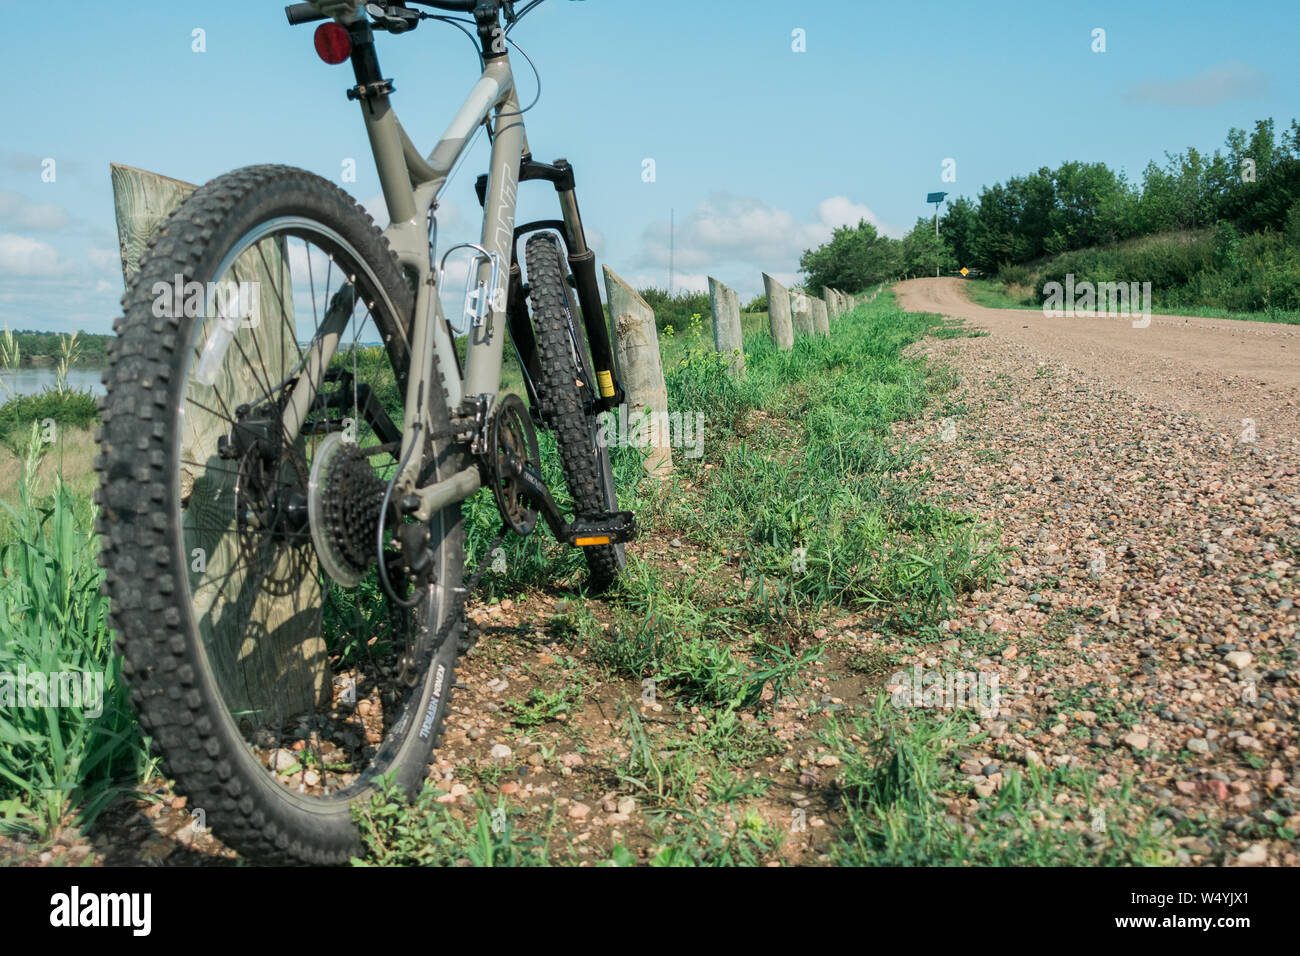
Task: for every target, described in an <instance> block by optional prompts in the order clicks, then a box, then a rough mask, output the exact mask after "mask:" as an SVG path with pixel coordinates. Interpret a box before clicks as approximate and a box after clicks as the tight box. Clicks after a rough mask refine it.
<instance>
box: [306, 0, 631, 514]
mask: <svg viewBox="0 0 1300 956" xmlns="http://www.w3.org/2000/svg"><path fill="white" fill-rule="evenodd" d="M486 6H487V5H485V7H486ZM488 9H489V13H490V16H489V17H487V18H486V19H480V20H479V28H480V29H479V36H480V39H481V41H482V46H483V51H482V52H483V63H484V66H483V73H482V75H481V76H480V77H479V79H478V82H476V83H475V84H474V86H473V88H472V89H471V90H470V92H469V95H468V96H467V97H466V99H465V102H464V104H463V105H462V106H461V107H460V110H459V111H458V112H457V113H456V115H455V117H454V118H453V119H452V121H451V124H450V125H449V126H448V127H447V130H446V132H445V133H444V134H443V136H442V138H441V139H440V140H439V141H438V144H437V146H435V147H434V150H433V152H432V153H430V154H429V155H428V156H427V157H426V156H422V155H421V154H420V152H419V150H417V149H416V147H415V145H414V144H413V143H412V141H411V138H410V137H409V136H408V135H407V133H406V131H405V130H404V129H403V128H402V125H401V123H400V122H398V119H397V117H396V115H395V114H394V113H393V109H392V105H391V103H390V101H389V95H390V94H391V93H392V91H393V85H392V82H391V81H390V80H386V79H383V78H382V75H381V74H380V71H379V63H378V58H377V56H376V54H375V49H374V34H373V31H372V29H371V26H370V23H369V21H368V20H367V19H366V17H365V15H364V14H362V13H360V12H358V13H357V14H355V15H354V17H353V18H352V19H351V20H350V21H349V22H347V23H345V24H344V25H345V26H346V28H347V30H348V32H349V35H350V37H351V41H352V54H351V58H352V66H353V71H354V73H355V74H356V78H357V85H356V86H355V87H354V88H353V89H351V90H350V91H349V92H348V96H349V98H350V99H356V100H358V101H359V102H360V104H361V112H362V117H363V119H364V121H365V124H366V132H367V135H368V136H369V139H370V146H371V151H372V153H373V154H374V158H375V165H376V168H377V169H378V173H379V180H380V186H381V188H382V190H383V195H384V201H385V203H386V204H387V206H388V214H389V221H390V223H391V224H390V225H389V227H388V228H387V229H386V230H385V231H384V235H385V237H386V238H387V240H388V243H389V246H390V248H391V249H392V250H393V253H394V255H395V256H396V257H397V260H398V261H399V262H400V263H401V265H402V266H403V267H404V268H406V269H407V270H409V272H410V273H411V274H412V275H413V276H415V277H416V279H417V284H416V297H415V311H414V314H413V315H412V316H411V322H410V327H409V328H408V329H406V330H405V333H406V335H407V341H406V343H405V344H406V345H407V353H408V356H409V370H410V374H409V375H408V377H407V389H406V396H405V409H404V412H403V423H402V424H403V429H402V446H401V454H400V457H399V461H401V462H404V463H405V464H404V465H403V467H402V468H401V470H400V472H399V474H398V475H397V476H396V478H395V484H394V487H395V489H396V490H397V492H398V493H399V495H400V497H401V498H403V499H409V498H410V497H411V496H414V497H415V498H416V499H417V501H418V505H417V506H415V507H414V508H413V510H411V512H410V513H411V514H413V515H414V517H416V518H417V519H418V520H419V521H421V522H423V521H428V520H429V518H430V517H431V516H432V515H433V514H434V513H435V512H437V511H439V510H440V509H442V508H445V507H446V506H448V505H450V504H454V503H456V502H458V501H462V500H464V499H466V498H468V497H469V496H470V495H472V494H474V492H476V491H477V490H478V489H479V488H480V487H481V486H482V478H481V471H480V469H479V467H478V465H477V464H475V465H471V466H469V467H467V468H465V469H463V470H462V471H460V472H457V473H456V474H454V475H450V476H443V477H442V478H441V480H439V481H436V482H434V483H433V484H430V485H426V486H423V487H417V486H416V480H417V478H416V476H417V475H418V472H419V467H420V462H419V459H418V456H414V455H412V454H410V452H412V450H413V446H414V443H415V442H416V441H417V440H423V436H425V435H427V434H429V433H430V431H431V430H432V427H433V422H432V421H430V419H429V413H428V407H427V406H428V403H427V401H426V397H427V395H428V394H429V393H428V389H430V388H434V387H442V388H445V389H446V392H447V405H448V407H449V409H450V410H451V411H452V413H453V415H455V414H456V413H457V412H458V411H465V409H466V408H467V407H469V408H471V409H472V414H473V416H474V417H475V419H476V420H477V419H479V418H486V416H488V415H490V413H491V412H492V410H493V409H492V403H493V402H494V401H495V400H496V397H497V394H498V392H499V391H500V387H501V362H502V348H503V345H504V336H505V335H506V334H510V335H511V336H512V338H513V339H514V342H515V345H516V347H517V348H518V349H519V352H520V359H521V361H522V362H523V364H524V366H525V381H526V383H527V384H528V385H529V392H530V397H531V398H535V397H536V396H533V395H532V385H531V379H530V377H529V375H528V371H527V369H528V367H529V364H530V363H531V362H532V361H533V360H534V359H535V355H534V354H533V339H532V329H531V326H530V324H529V321H528V315H527V308H526V306H525V305H524V304H523V302H522V299H521V298H519V297H520V296H521V295H522V283H521V280H520V273H519V269H518V263H517V262H515V256H514V252H515V243H516V240H517V238H518V236H519V235H520V234H521V233H525V232H528V231H531V230H535V229H554V230H556V231H558V232H560V233H561V234H562V235H563V237H564V243H565V246H566V248H567V252H568V260H569V266H570V268H571V269H572V271H573V276H574V281H575V283H576V286H577V291H578V305H579V307H580V310H581V314H582V319H583V326H584V333H583V334H581V335H580V336H579V332H578V330H577V327H576V325H575V327H574V334H575V336H579V337H580V338H583V339H585V340H586V344H587V345H589V346H590V348H591V355H592V361H593V363H594V366H593V368H592V370H591V371H593V372H594V375H593V376H592V377H593V378H594V382H591V383H588V386H589V388H591V389H592V390H593V391H592V395H593V399H592V403H591V408H590V410H591V411H600V410H608V409H610V408H614V407H617V405H619V404H621V403H622V401H623V390H622V387H621V386H620V385H619V383H618V382H617V381H616V379H615V377H614V361H613V354H612V349H611V347H610V335H609V329H608V325H607V323H606V320H605V315H604V310H603V307H602V305H601V301H600V292H599V288H598V286H597V284H596V272H595V255H594V254H593V253H592V252H591V250H590V249H589V248H588V246H587V242H586V237H585V234H584V231H583V228H582V219H581V216H580V214H579V211H578V201H577V196H576V192H575V188H574V178H573V171H572V168H571V167H570V166H569V165H568V163H567V162H566V161H564V160H556V162H555V163H554V164H553V165H552V164H546V163H539V162H535V161H534V160H533V159H532V156H531V153H530V151H529V149H528V141H527V137H526V134H525V132H524V123H523V118H522V114H521V111H520V109H519V98H518V96H517V93H516V90H515V83H514V75H513V73H512V72H511V67H510V58H509V56H508V54H507V51H506V50H505V45H504V43H500V42H499V38H500V36H501V33H500V30H499V28H498V27H497V26H496V22H495V17H496V11H495V9H493V8H490V7H489V8H488ZM476 18H478V14H477V13H476ZM480 126H487V128H488V130H489V136H490V138H491V140H492V152H491V159H490V161H489V163H490V165H489V172H488V174H487V175H485V176H481V177H479V180H478V182H477V184H476V189H477V192H478V197H479V201H480V203H481V204H482V206H483V226H482V231H481V234H480V241H479V243H478V244H477V245H475V244H470V243H462V244H460V245H459V246H453V247H452V249H455V248H460V247H461V246H469V247H471V248H473V249H475V250H476V251H477V253H478V255H477V256H476V258H475V262H476V268H475V269H474V270H473V281H474V282H475V283H476V286H477V293H476V294H477V300H476V306H475V310H474V314H473V316H472V319H471V324H470V326H469V328H468V329H467V332H468V348H467V350H466V360H465V367H464V372H463V374H461V373H460V362H459V361H458V358H457V355H456V351H455V343H454V342H453V340H452V335H451V333H450V331H449V329H448V323H447V322H446V321H444V316H443V311H442V304H441V302H440V300H439V282H440V276H435V274H434V263H433V258H432V256H433V251H434V250H433V243H434V240H431V239H430V237H429V235H428V233H427V229H428V223H429V220H430V217H431V216H432V214H433V212H434V211H435V210H436V209H437V202H438V196H439V195H440V193H441V191H442V189H443V187H444V186H445V185H446V183H447V179H448V177H449V176H450V175H451V172H452V170H453V169H454V168H455V166H456V163H457V162H458V161H459V160H460V158H461V157H462V156H463V155H464V154H465V152H466V150H467V149H468V148H469V145H470V143H471V141H472V140H473V137H474V133H475V131H476V130H477V129H478V128H479V127H480ZM527 179H545V180H548V181H550V182H551V183H552V185H554V187H555V190H556V193H557V195H558V197H559V201H560V210H561V214H562V217H563V218H562V219H561V220H544V221H538V222H533V223H528V224H526V225H524V226H520V227H518V228H516V226H515V202H516V198H517V196H518V191H519V183H520V182H521V181H522V180H527ZM435 222H436V220H435ZM435 236H436V232H435ZM445 259H446V256H445V255H444V262H445ZM507 276H508V278H507ZM516 299H518V301H516ZM571 318H572V314H571ZM347 321H348V315H347V314H340V315H339V316H338V321H337V323H336V324H337V325H338V327H337V328H334V327H332V325H331V323H330V321H329V320H328V319H327V321H326V323H325V324H324V325H323V326H322V328H321V329H320V334H318V336H317V345H315V346H313V351H312V353H311V354H310V355H309V356H308V359H309V362H310V368H312V369H313V370H314V371H315V372H320V371H322V370H323V369H325V368H327V367H328V365H329V363H330V361H331V359H332V357H333V354H334V352H335V350H336V347H337V344H338V338H339V335H340V334H341V333H342V331H343V329H344V327H345V326H346V324H347ZM577 344H579V346H580V347H581V343H580V342H579V343H577ZM584 362H585V360H584ZM435 367H437V368H441V369H442V372H443V374H442V376H441V379H442V380H441V383H437V382H436V379H435V376H434V374H433V370H434V368H435ZM320 380H321V376H320V374H309V375H307V376H306V377H305V379H302V380H300V381H299V383H298V386H296V387H295V389H294V392H293V395H292V396H291V397H290V407H289V408H288V409H286V418H285V425H286V431H287V432H289V434H288V437H289V438H290V439H292V438H293V437H294V436H295V435H296V432H297V429H296V428H293V427H291V426H292V425H293V424H300V423H301V422H302V421H304V420H305V418H306V415H307V411H308V409H309V408H310V407H311V404H312V402H313V400H314V398H315V392H316V389H315V384H314V383H316V382H319V381H320ZM467 400H474V401H476V402H477V404H475V405H473V406H467V405H466V404H465V403H466V402H467ZM479 424H481V422H479ZM399 500H400V499H399Z"/></svg>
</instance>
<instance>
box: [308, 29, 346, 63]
mask: <svg viewBox="0 0 1300 956" xmlns="http://www.w3.org/2000/svg"><path fill="white" fill-rule="evenodd" d="M316 54H317V55H318V56H319V57H320V58H321V59H322V60H324V61H325V62H326V63H328V64H330V65H331V66H336V65H338V64H339V63H342V62H343V61H344V60H346V59H347V58H348V57H350V56H351V55H352V38H351V37H350V36H348V31H347V30H345V29H344V28H343V27H341V26H339V24H337V23H332V22H331V23H322V24H321V25H320V26H318V27H317V28H316Z"/></svg>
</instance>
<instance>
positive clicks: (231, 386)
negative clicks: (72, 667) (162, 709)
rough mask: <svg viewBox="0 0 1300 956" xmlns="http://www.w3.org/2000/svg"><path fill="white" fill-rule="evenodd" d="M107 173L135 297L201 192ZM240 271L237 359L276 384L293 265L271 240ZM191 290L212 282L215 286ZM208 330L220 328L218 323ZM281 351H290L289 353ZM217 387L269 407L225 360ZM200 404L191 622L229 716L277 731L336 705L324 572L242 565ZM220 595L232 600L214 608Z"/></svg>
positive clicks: (186, 487)
mask: <svg viewBox="0 0 1300 956" xmlns="http://www.w3.org/2000/svg"><path fill="white" fill-rule="evenodd" d="M109 170H110V174H111V177H112V181H113V205H114V211H115V212H116V215H117V232H118V242H119V244H120V247H121V253H122V278H123V279H124V281H125V282H126V284H127V285H128V286H129V285H130V284H131V280H132V279H133V278H134V277H135V275H136V273H137V272H138V271H139V268H140V257H141V254H142V253H143V252H144V250H145V248H146V247H147V246H148V244H149V241H150V240H151V239H152V238H153V236H154V234H155V233H157V231H158V229H159V228H160V227H161V226H162V224H163V222H164V221H165V220H166V219H167V217H168V216H170V215H171V214H172V212H173V210H175V209H176V207H177V206H179V205H180V204H181V202H182V201H184V199H185V198H186V197H187V196H189V194H190V193H192V192H193V191H194V190H195V188H196V187H195V186H194V185H193V184H191V183H186V182H181V181H180V180H177V179H169V178H167V177H166V176H159V175H158V174H156V173H150V172H146V171H144V170H142V169H135V168H133V167H131V166H121V165H118V164H116V163H114V164H112V165H111V166H110V167H109ZM235 270H237V271H238V274H239V276H240V277H241V278H248V279H251V280H253V281H254V282H255V286H254V287H255V288H257V289H258V299H257V310H256V311H254V312H252V313H251V314H252V315H256V316H257V317H258V320H257V321H256V322H255V323H252V325H251V327H250V323H248V322H247V321H245V322H241V323H240V328H239V329H237V330H236V332H235V335H236V340H237V341H242V342H243V343H244V344H243V348H242V350H240V351H242V352H243V353H245V354H258V355H259V356H260V358H259V361H260V363H261V364H263V365H264V366H265V369H266V370H265V372H263V375H264V376H269V378H270V379H272V380H276V381H278V380H279V379H280V378H282V377H284V376H285V375H286V374H287V373H288V372H289V371H290V370H291V369H292V367H293V366H294V365H295V364H296V361H297V350H296V348H295V347H294V346H293V345H292V343H294V342H296V341H297V329H296V327H295V324H294V318H293V303H292V298H291V297H290V298H289V300H288V301H284V302H281V301H280V299H279V296H278V294H277V291H276V290H277V289H279V288H280V287H281V286H282V284H283V281H284V280H285V279H287V278H288V275H287V270H288V256H287V255H285V254H284V248H283V246H282V245H280V244H279V243H277V242H276V241H275V240H263V241H262V242H261V243H259V244H258V245H257V246H254V247H253V248H252V249H250V250H248V251H247V252H245V253H244V255H243V256H241V257H240V259H239V260H238V261H237V262H236V263H235ZM272 277H274V278H272ZM184 278H185V281H203V282H207V281H213V280H216V279H218V278H219V277H218V276H186V277H184ZM207 319H208V321H210V322H211V321H220V319H219V317H217V316H208V317H207ZM200 334H201V333H200ZM286 342H288V343H290V344H289V345H287V346H286V344H285V343H286ZM228 355H230V356H234V355H236V352H235V351H234V350H232V351H231V352H229V353H228ZM218 375H219V378H218V379H217V381H216V382H215V383H214V387H218V388H219V389H220V391H221V395H222V397H223V399H224V401H225V404H227V405H228V406H229V407H231V408H233V407H235V406H236V405H240V404H243V403H245V402H248V403H253V402H258V401H265V400H266V396H265V390H264V388H263V387H262V386H261V384H260V382H259V380H258V377H257V376H255V375H254V373H253V370H252V368H251V367H250V365H249V363H247V362H238V361H233V360H228V361H227V362H226V364H225V366H224V367H223V368H222V369H220V371H219V373H218ZM189 387H190V389H191V391H199V390H202V391H203V392H208V391H209V389H208V388H207V387H205V386H201V385H199V384H198V383H196V382H193V381H192V382H191V383H190V386H189ZM195 399H196V400H195V402H191V403H189V404H188V406H187V407H186V409H185V416H184V425H183V426H182V432H181V437H180V441H181V448H180V454H179V458H180V460H181V461H182V462H186V463H187V464H184V465H182V467H181V473H180V479H179V480H180V487H181V494H182V496H183V498H185V499H188V505H186V506H185V507H186V512H187V514H186V515H183V516H182V524H183V526H184V535H185V550H186V553H187V554H191V555H194V554H196V553H199V552H201V553H202V555H203V562H202V565H201V566H202V567H203V568H204V570H203V571H191V574H190V590H191V593H190V597H191V600H192V602H193V606H194V617H195V620H197V621H198V624H199V630H200V632H201V633H202V635H203V641H204V643H205V645H206V646H207V647H208V648H209V649H210V650H211V651H212V652H213V653H212V654H211V659H212V661H213V663H214V665H215V667H216V668H217V670H218V672H219V673H218V682H219V684H220V685H221V691H222V693H223V695H224V696H225V698H226V701H227V703H228V704H229V705H230V706H231V708H232V709H238V710H252V709H253V708H254V707H257V706H265V704H266V702H267V701H275V702H276V706H277V710H276V712H273V713H267V712H265V711H263V712H262V714H261V721H262V723H263V724H264V725H266V726H276V725H277V724H278V723H280V722H281V721H283V720H285V719H287V718H289V717H292V716H295V715H298V714H302V713H306V712H309V711H311V710H313V709H318V708H320V707H321V706H325V705H328V702H329V695H330V693H331V688H330V685H329V682H328V680H327V677H328V669H327V667H326V666H325V662H326V653H327V649H326V646H325V640H324V638H323V636H322V620H321V608H322V604H323V602H322V601H321V591H320V588H321V580H320V571H319V566H318V565H317V562H316V555H315V552H314V551H311V549H310V548H309V549H307V556H306V558H305V559H304V558H303V556H302V555H301V554H297V553H294V551H295V549H290V548H289V547H287V546H286V547H285V548H283V549H281V550H280V551H279V552H277V553H276V554H273V555H270V556H268V557H267V559H266V560H265V563H264V564H263V565H262V566H260V567H257V568H251V569H250V568H249V566H248V563H247V561H244V563H243V564H241V554H240V548H239V535H238V534H234V533H233V531H234V521H235V514H234V511H233V510H232V509H231V508H228V507H227V508H222V507H219V506H217V505H215V504H213V502H217V501H225V502H233V501H235V500H237V498H238V495H237V493H236V487H235V485H236V481H237V474H235V473H232V472H231V471H230V465H229V463H227V462H226V461H224V460H221V459H220V458H218V455H217V438H218V437H219V436H221V435H225V434H226V433H227V432H228V431H229V423H228V422H227V421H226V420H225V419H224V418H223V417H221V416H220V415H218V414H216V413H214V412H208V411H205V409H206V408H207V407H208V405H209V404H210V403H211V396H210V395H207V394H205V395H203V396H202V397H201V399H200V397H199V396H197V395H196V396H195ZM300 441H301V439H300ZM301 447H302V446H300V450H301ZM200 463H203V464H200ZM190 512H193V513H192V514H190ZM191 567H194V565H191ZM294 574H300V577H299V578H298V583H297V585H296V586H295V587H290V588H288V593H287V594H282V595H280V596H278V597H277V596H273V595H270V594H268V593H267V592H266V591H264V590H262V588H261V584H260V582H261V581H262V580H264V579H265V580H276V581H280V582H284V583H287V582H289V581H290V580H291V579H292V576H293V575H294ZM277 590H280V589H279V588H277ZM219 595H226V596H227V597H226V599H225V600H223V601H220V602H219V601H218V600H217V598H218V596H219ZM232 598H233V599H234V600H235V601H237V602H239V604H240V605H241V606H245V607H249V606H251V611H250V612H249V614H248V618H247V620H245V621H243V622H240V621H237V620H236V619H237V618H238V617H239V615H236V614H230V615H226V613H225V612H226V611H227V610H228V609H229V605H230V601H231V599H232Z"/></svg>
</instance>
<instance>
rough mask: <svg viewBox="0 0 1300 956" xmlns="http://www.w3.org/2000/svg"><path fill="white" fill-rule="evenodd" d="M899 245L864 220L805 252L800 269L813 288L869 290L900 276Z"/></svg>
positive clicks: (846, 227) (808, 284)
mask: <svg viewBox="0 0 1300 956" xmlns="http://www.w3.org/2000/svg"><path fill="white" fill-rule="evenodd" d="M896 245H897V243H896V242H895V241H894V240H892V239H890V238H888V237H887V236H882V235H880V233H878V232H877V231H876V227H875V226H873V225H871V223H869V222H867V221H866V220H865V219H861V220H858V224H857V225H856V226H840V227H839V228H838V229H836V230H835V231H834V232H833V233H832V234H831V241H830V242H828V243H826V244H825V245H822V246H819V247H818V248H816V249H806V250H804V253H803V255H802V256H800V257H799V270H800V271H801V272H803V273H804V275H806V276H807V277H808V278H807V281H806V283H805V284H806V285H807V286H808V288H810V289H820V288H821V287H822V286H830V287H832V288H836V289H854V290H858V289H865V288H867V286H870V285H875V284H876V283H878V282H882V281H884V280H885V279H888V278H890V277H892V276H893V275H895V274H896V272H897V267H898V261H899V256H898V254H897V253H896V252H895V251H894V250H893V249H892V248H891V247H893V246H896Z"/></svg>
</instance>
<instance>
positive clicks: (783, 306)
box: [763, 272, 794, 352]
mask: <svg viewBox="0 0 1300 956" xmlns="http://www.w3.org/2000/svg"><path fill="white" fill-rule="evenodd" d="M763 289H764V290H765V291H766V292H767V323H768V326H769V327H770V328H771V330H772V343H773V344H774V345H775V346H776V347H777V349H778V350H779V351H782V352H788V351H790V350H791V349H792V348H794V325H793V320H792V319H791V317H790V293H789V292H788V291H787V290H786V288H785V286H783V285H781V283H779V282H777V281H776V280H775V279H773V278H772V277H771V276H770V275H768V274H767V273H766V272H764V273H763Z"/></svg>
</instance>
